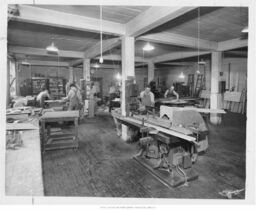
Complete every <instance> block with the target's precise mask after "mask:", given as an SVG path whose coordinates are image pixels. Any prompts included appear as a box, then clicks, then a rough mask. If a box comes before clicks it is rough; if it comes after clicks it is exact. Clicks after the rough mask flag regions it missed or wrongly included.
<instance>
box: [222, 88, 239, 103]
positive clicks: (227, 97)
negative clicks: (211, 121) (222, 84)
mask: <svg viewBox="0 0 256 210" xmlns="http://www.w3.org/2000/svg"><path fill="white" fill-rule="evenodd" d="M241 94H242V93H241V92H228V91H227V92H225V93H224V101H232V102H240V99H241Z"/></svg>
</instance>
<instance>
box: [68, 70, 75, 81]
mask: <svg viewBox="0 0 256 210" xmlns="http://www.w3.org/2000/svg"><path fill="white" fill-rule="evenodd" d="M68 70H69V79H68V81H69V82H70V83H72V82H74V69H73V67H72V66H69V69H68Z"/></svg>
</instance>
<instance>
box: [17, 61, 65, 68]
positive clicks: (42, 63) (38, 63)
mask: <svg viewBox="0 0 256 210" xmlns="http://www.w3.org/2000/svg"><path fill="white" fill-rule="evenodd" d="M21 62H22V61H20V63H21ZM28 63H30V66H59V67H68V66H69V63H68V62H56V61H38V60H28Z"/></svg>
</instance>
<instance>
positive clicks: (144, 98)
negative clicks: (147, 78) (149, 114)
mask: <svg viewBox="0 0 256 210" xmlns="http://www.w3.org/2000/svg"><path fill="white" fill-rule="evenodd" d="M140 99H141V107H140V110H141V111H143V110H146V108H147V107H153V106H154V104H155V96H154V94H153V93H152V92H151V90H150V86H149V85H147V86H146V88H145V90H144V91H142V92H141V93H140Z"/></svg>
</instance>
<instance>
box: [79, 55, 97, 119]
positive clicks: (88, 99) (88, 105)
mask: <svg viewBox="0 0 256 210" xmlns="http://www.w3.org/2000/svg"><path fill="white" fill-rule="evenodd" d="M83 79H84V80H85V85H83V87H82V88H83V90H84V91H85V95H84V97H83V98H84V99H85V101H84V102H85V104H84V110H85V112H87V111H88V117H94V108H95V102H94V98H93V97H92V95H91V94H90V93H91V83H90V82H91V61H90V59H88V58H84V60H83Z"/></svg>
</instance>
